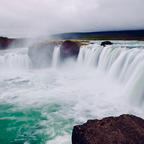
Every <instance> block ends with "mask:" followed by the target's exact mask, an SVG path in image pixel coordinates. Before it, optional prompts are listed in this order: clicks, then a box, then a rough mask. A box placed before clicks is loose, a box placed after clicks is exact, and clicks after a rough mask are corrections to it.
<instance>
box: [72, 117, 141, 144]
mask: <svg viewBox="0 0 144 144" xmlns="http://www.w3.org/2000/svg"><path fill="white" fill-rule="evenodd" d="M72 144H144V120H143V119H141V118H139V117H136V116H133V115H121V116H119V117H108V118H104V119H102V120H88V121H87V122H86V123H85V124H83V125H78V126H75V127H74V129H73V133H72Z"/></svg>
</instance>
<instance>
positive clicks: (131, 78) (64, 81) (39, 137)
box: [0, 41, 144, 144]
mask: <svg viewBox="0 0 144 144" xmlns="http://www.w3.org/2000/svg"><path fill="white" fill-rule="evenodd" d="M93 43H94V44H90V45H87V46H82V47H81V49H80V53H79V56H78V59H77V61H73V60H71V59H69V60H67V61H66V62H65V63H64V64H63V65H61V66H59V47H56V48H55V50H54V54H53V62H52V65H51V66H50V67H49V68H45V69H34V68H32V64H31V61H30V58H29V57H28V54H27V51H28V48H17V49H9V50H5V51H0V143H1V144H8V143H9V144H20V143H21V144H70V143H71V132H72V129H73V126H74V125H76V124H82V123H84V122H86V121H87V120H88V119H100V118H103V117H106V116H117V115H120V114H123V113H129V114H135V115H138V116H140V117H144V112H143V100H144V97H143V94H144V88H143V86H144V49H143V48H144V43H143V42H137V41H131V42H129V41H115V43H116V44H115V45H113V46H107V47H105V48H103V47H101V46H99V42H96V41H94V42H93Z"/></svg>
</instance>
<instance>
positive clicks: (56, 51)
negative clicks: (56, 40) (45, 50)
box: [52, 46, 60, 67]
mask: <svg viewBox="0 0 144 144" xmlns="http://www.w3.org/2000/svg"><path fill="white" fill-rule="evenodd" d="M59 61H60V46H56V47H55V48H54V51H53V59H52V66H53V67H56V66H58V64H59Z"/></svg>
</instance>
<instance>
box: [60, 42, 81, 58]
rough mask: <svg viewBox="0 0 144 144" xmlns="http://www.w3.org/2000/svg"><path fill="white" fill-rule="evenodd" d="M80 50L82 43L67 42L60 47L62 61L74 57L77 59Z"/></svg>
mask: <svg viewBox="0 0 144 144" xmlns="http://www.w3.org/2000/svg"><path fill="white" fill-rule="evenodd" d="M79 50H80V43H79V42H77V41H70V40H66V41H64V42H63V43H62V45H61V47H60V57H61V59H65V58H69V57H74V58H77V56H78V54H79Z"/></svg>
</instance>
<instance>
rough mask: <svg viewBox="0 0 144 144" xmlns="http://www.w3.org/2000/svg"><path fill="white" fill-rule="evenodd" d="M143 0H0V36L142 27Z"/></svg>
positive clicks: (26, 35)
mask: <svg viewBox="0 0 144 144" xmlns="http://www.w3.org/2000/svg"><path fill="white" fill-rule="evenodd" d="M143 5H144V1H143V0H109V1H108V0H43V1H40V0H23V1H22V0H21V1H20V0H13V1H10V0H4V1H3V0H0V35H1V36H8V37H36V36H41V35H51V34H56V33H65V32H88V31H105V30H128V29H144V15H143V13H144V9H143Z"/></svg>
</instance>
